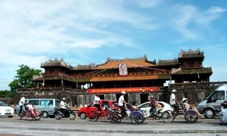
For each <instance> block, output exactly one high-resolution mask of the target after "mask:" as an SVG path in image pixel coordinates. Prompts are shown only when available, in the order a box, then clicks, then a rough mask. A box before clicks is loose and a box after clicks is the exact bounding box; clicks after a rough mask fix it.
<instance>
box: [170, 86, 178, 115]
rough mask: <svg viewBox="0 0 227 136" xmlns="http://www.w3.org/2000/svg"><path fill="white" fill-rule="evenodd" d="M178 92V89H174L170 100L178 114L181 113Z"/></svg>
mask: <svg viewBox="0 0 227 136" xmlns="http://www.w3.org/2000/svg"><path fill="white" fill-rule="evenodd" d="M176 92H177V90H175V89H173V90H172V94H171V95H170V100H169V103H170V105H171V106H172V108H173V110H174V111H175V113H176V116H177V115H178V114H179V106H178V101H177V99H176Z"/></svg>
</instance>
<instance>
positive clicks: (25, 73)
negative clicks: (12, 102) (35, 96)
mask: <svg viewBox="0 0 227 136" xmlns="http://www.w3.org/2000/svg"><path fill="white" fill-rule="evenodd" d="M19 67H20V68H19V69H18V70H16V73H17V74H16V76H15V77H14V79H13V81H12V82H11V83H10V84H9V87H10V91H11V92H15V91H16V89H17V88H18V87H20V88H31V87H34V84H33V81H32V79H33V76H39V75H41V72H42V71H41V70H39V69H33V68H30V67H28V66H27V65H23V64H22V65H19Z"/></svg>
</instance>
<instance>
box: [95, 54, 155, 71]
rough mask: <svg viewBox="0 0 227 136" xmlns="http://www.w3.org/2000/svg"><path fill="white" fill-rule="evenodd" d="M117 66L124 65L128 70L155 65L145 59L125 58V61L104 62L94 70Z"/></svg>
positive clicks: (110, 60) (109, 60)
mask: <svg viewBox="0 0 227 136" xmlns="http://www.w3.org/2000/svg"><path fill="white" fill-rule="evenodd" d="M119 64H126V65H127V67H128V68H133V67H134V68H135V67H150V66H155V64H154V63H152V62H150V61H148V60H147V58H146V57H142V58H137V59H128V58H126V59H122V60H112V59H108V60H107V61H106V63H104V64H101V65H99V66H97V67H96V68H95V69H112V68H118V65H119Z"/></svg>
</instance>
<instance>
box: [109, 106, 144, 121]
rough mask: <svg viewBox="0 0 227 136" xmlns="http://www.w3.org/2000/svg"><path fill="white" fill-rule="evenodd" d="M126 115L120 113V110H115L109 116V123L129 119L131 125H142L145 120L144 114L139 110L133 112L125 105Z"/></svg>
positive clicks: (131, 108) (132, 109) (130, 107)
mask: <svg viewBox="0 0 227 136" xmlns="http://www.w3.org/2000/svg"><path fill="white" fill-rule="evenodd" d="M125 108H126V114H125V113H121V110H115V111H113V112H112V113H111V115H110V121H111V122H112V123H120V122H121V120H122V119H124V118H129V119H130V120H131V122H132V123H133V124H142V123H143V122H144V121H145V119H146V118H147V116H146V115H144V114H145V113H143V111H141V110H135V109H134V108H133V107H132V106H130V105H129V104H126V106H125Z"/></svg>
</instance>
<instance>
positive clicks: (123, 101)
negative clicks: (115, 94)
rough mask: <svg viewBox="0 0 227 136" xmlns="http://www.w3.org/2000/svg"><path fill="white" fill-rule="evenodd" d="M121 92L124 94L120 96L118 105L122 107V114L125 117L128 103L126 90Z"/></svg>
mask: <svg viewBox="0 0 227 136" xmlns="http://www.w3.org/2000/svg"><path fill="white" fill-rule="evenodd" d="M121 94H122V95H121V96H120V98H119V100H118V106H119V108H120V109H121V116H122V117H124V116H125V115H126V111H125V104H127V102H126V101H125V99H124V96H125V94H126V92H125V91H122V92H121Z"/></svg>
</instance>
